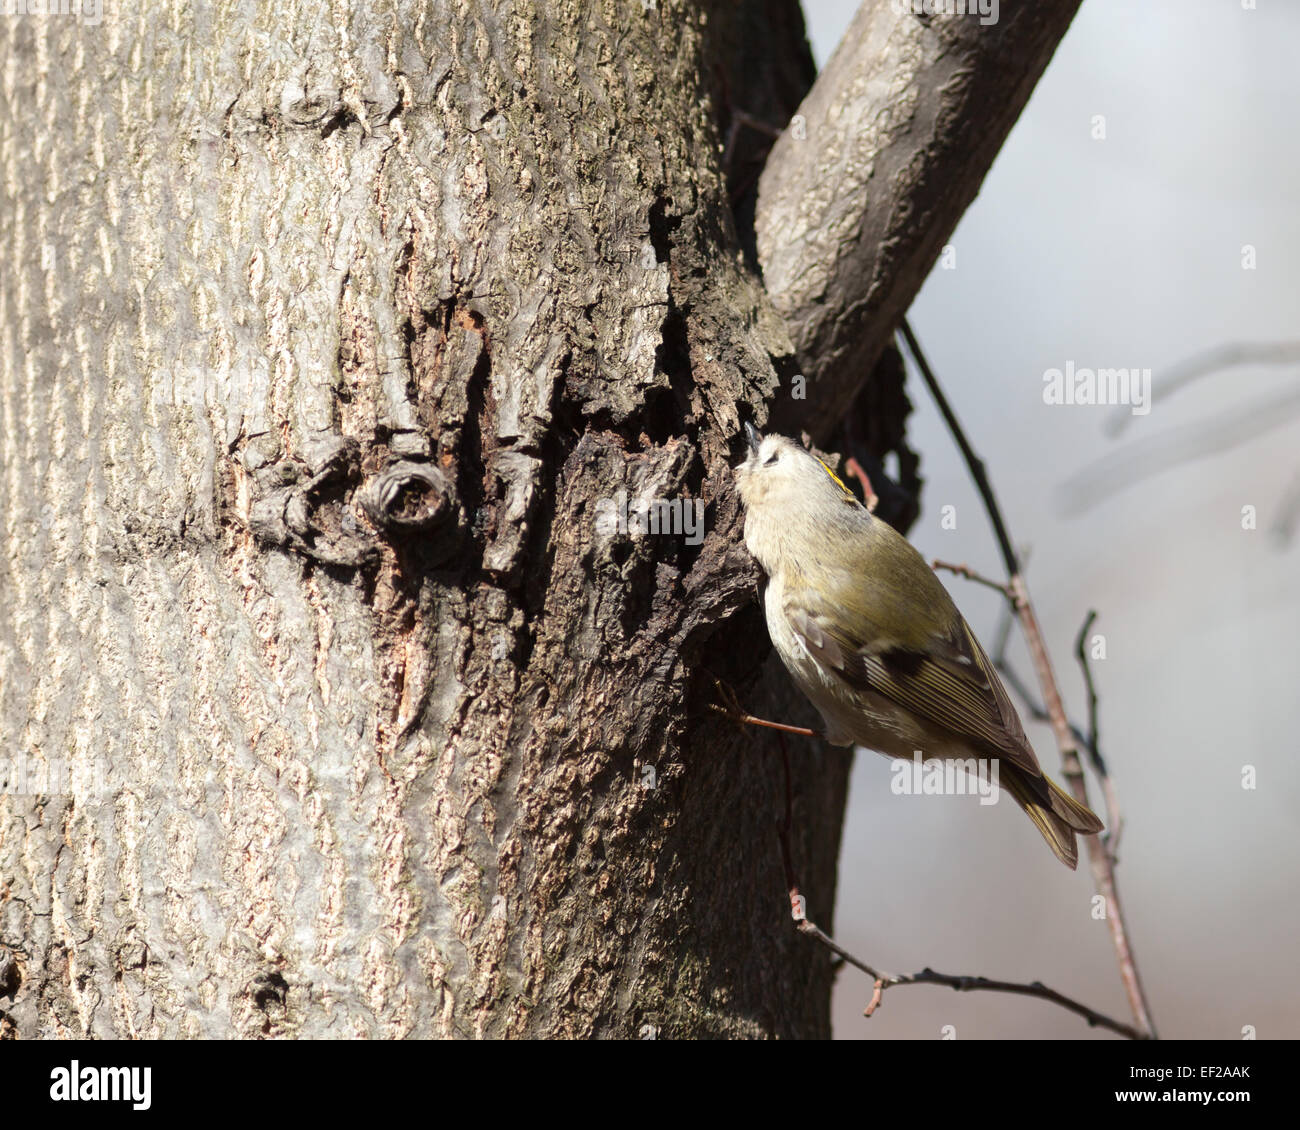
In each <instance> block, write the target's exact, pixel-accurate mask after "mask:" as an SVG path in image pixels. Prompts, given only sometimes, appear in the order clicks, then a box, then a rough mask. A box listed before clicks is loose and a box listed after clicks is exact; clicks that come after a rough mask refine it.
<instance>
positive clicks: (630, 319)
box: [0, 0, 1045, 1037]
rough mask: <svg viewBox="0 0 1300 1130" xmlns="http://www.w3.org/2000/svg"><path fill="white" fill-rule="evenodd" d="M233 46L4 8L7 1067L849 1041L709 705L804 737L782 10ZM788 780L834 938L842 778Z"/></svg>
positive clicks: (1, 379) (644, 0)
mask: <svg viewBox="0 0 1300 1130" xmlns="http://www.w3.org/2000/svg"><path fill="white" fill-rule="evenodd" d="M250 13H251V9H249V8H248V7H247V6H242V5H234V4H231V3H218V4H213V5H210V6H198V7H192V8H185V9H172V8H168V7H165V6H150V5H145V6H144V7H137V8H131V9H126V10H105V11H104V13H103V18H104V22H103V24H102V26H94V27H88V26H85V24H84V22H81V21H77V20H75V19H73V18H71V17H59V18H56V17H50V18H44V19H38V18H25V19H11V20H6V21H0V44H3V46H2V47H0V51H2V52H3V60H4V63H3V67H0V115H2V124H0V175H2V176H3V181H2V182H0V225H2V226H0V256H2V257H3V270H4V274H3V279H2V280H0V389H2V390H3V419H2V422H0V456H2V458H3V461H2V471H3V485H2V486H0V492H2V494H3V498H2V502H0V505H2V507H3V510H2V513H3V520H4V528H5V530H6V537H5V540H4V553H3V556H0V569H3V580H2V582H0V583H2V584H3V590H4V597H5V599H4V600H3V602H0V738H2V739H3V751H4V754H5V756H4V757H3V758H0V1036H15V1035H16V1036H21V1037H50V1036H83V1035H89V1036H96V1037H250V1036H294V1037H328V1036H340V1037H342V1036H369V1037H399V1036H531V1037H541V1036H574V1037H580V1036H593V1035H595V1036H638V1035H640V1036H665V1037H699V1036H782V1037H816V1036H826V1035H828V1034H829V998H830V987H831V981H832V976H833V972H832V965H831V962H830V960H829V955H828V954H827V952H826V951H825V950H824V949H821V948H819V947H817V946H816V945H814V944H812V943H810V942H809V941H808V939H806V938H804V937H802V936H800V935H799V934H798V933H797V932H796V931H794V930H793V929H792V928H791V924H790V910H789V903H788V897H787V880H786V875H785V873H784V870H783V866H782V858H781V853H780V850H779V844H778V836H777V828H778V825H779V824H780V822H781V821H782V819H783V816H784V813H785V807H786V801H787V788H786V783H785V774H784V771H783V766H782V757H781V753H780V747H779V746H778V745H777V744H776V743H775V742H774V740H773V739H772V737H771V736H769V735H764V734H757V733H755V732H753V731H748V732H745V731H740V730H738V729H736V728H735V727H734V726H733V725H732V724H730V723H729V722H727V721H725V720H723V719H721V718H720V717H719V716H718V715H716V714H714V713H711V712H710V711H709V709H708V706H709V703H710V702H711V701H713V700H714V698H715V695H716V692H715V689H714V684H713V677H714V676H717V677H720V678H722V679H724V680H726V681H727V682H728V683H730V684H731V685H732V686H734V687H735V688H736V689H737V690H738V691H739V692H740V694H741V697H742V699H743V701H744V703H745V705H746V706H747V707H748V708H749V709H751V710H753V711H754V712H755V713H759V714H766V715H768V716H772V717H780V718H783V719H786V720H789V721H794V722H798V721H804V722H811V721H812V720H813V718H812V715H811V711H810V708H809V707H808V706H807V705H806V704H805V703H803V702H802V701H801V700H798V699H797V697H796V695H795V692H794V691H793V690H792V689H791V687H790V684H789V682H788V680H787V679H786V677H785V675H784V673H783V672H782V671H781V670H780V668H779V665H778V664H777V663H776V661H775V660H774V659H773V658H772V657H771V656H770V647H769V644H768V641H767V637H766V631H765V628H764V626H763V622H762V617H761V614H760V612H759V610H758V607H757V604H756V602H755V601H754V591H755V585H756V583H757V581H758V572H757V568H756V566H755V565H754V564H753V562H752V561H751V560H750V559H749V557H748V555H747V554H746V552H745V551H744V549H743V546H742V545H741V543H740V538H739V533H740V524H739V511H738V503H737V500H736V497H735V493H734V491H733V489H732V483H731V475H730V470H729V467H728V462H729V459H730V457H731V456H732V455H734V454H735V453H737V452H738V450H739V443H738V430H739V426H740V422H741V420H742V419H751V418H752V419H755V420H757V421H758V422H760V423H761V422H762V421H764V420H765V419H766V418H767V407H768V405H769V404H770V403H771V402H772V401H773V400H774V398H775V397H776V395H777V390H778V388H779V387H780V386H781V385H782V384H783V383H788V381H789V378H790V377H791V375H792V374H794V373H796V372H797V371H798V369H799V368H800V365H801V363H802V362H806V361H807V358H806V357H804V358H802V359H801V358H800V357H799V355H798V354H797V353H796V348H795V345H794V344H792V342H791V340H790V337H789V335H788V333H787V330H786V326H785V323H784V322H783V321H782V318H781V317H780V316H779V315H778V314H777V313H776V309H775V307H774V305H773V303H772V302H771V300H770V299H769V297H768V295H767V293H766V292H765V291H764V289H763V285H762V283H761V281H760V279H759V276H758V273H757V271H756V269H755V261H754V256H755V243H754V234H753V230H752V216H753V212H754V204H755V199H756V186H755V179H756V176H757V170H758V169H759V168H761V167H762V161H763V155H764V152H765V150H766V146H767V144H768V143H769V141H770V139H766V138H764V137H763V136H762V133H763V131H762V130H759V131H758V135H757V137H756V136H755V134H754V131H753V129H752V128H751V127H746V126H745V125H744V123H745V122H746V121H749V120H752V119H761V120H763V121H766V122H768V123H769V124H770V125H772V126H775V127H778V128H779V127H780V126H782V125H783V124H784V123H785V122H786V120H787V119H788V118H789V116H790V115H791V114H792V113H793V112H794V110H795V109H796V108H797V107H798V105H799V102H800V99H801V98H802V97H803V96H804V94H805V93H806V90H807V87H808V85H809V83H810V82H811V80H812V74H813V70H812V64H811V59H810V56H809V53H808V49H807V45H806V43H805V41H804V38H803V27H802V19H801V16H800V14H799V9H798V5H797V4H796V3H794V0H747V2H745V3H739V4H737V3H734V2H733V0H606V2H604V3H600V4H595V3H589V2H587V0H550V2H543V0H514V2H506V0H502V2H499V3H493V4H488V3H469V2H467V0H419V2H414V0H394V2H393V3H392V4H389V5H385V6H381V7H372V6H369V5H342V6H337V5H336V6H333V7H328V8H326V7H320V6H315V5H306V6H294V5H272V6H270V7H263V8H260V9H258V12H257V14H256V16H255V17H254V16H252V15H251V14H250ZM1043 61H1045V59H1044V60H1043ZM918 81H922V80H918ZM1018 81H1020V80H1019V79H1017V82H1018ZM1017 89H1018V87H1017ZM1017 108H1018V107H1017ZM747 116H748V117H747ZM1007 125H1008V127H1009V121H1008V123H1007ZM999 128H1000V127H999ZM985 148H987V147H985ZM995 150H996V146H994V147H993V149H992V150H991V151H990V152H988V154H987V158H988V160H991V158H992V152H994V151H995ZM724 153H725V154H727V156H726V158H725V159H724ZM948 172H949V175H951V176H953V177H957V178H964V182H963V183H965V184H966V187H967V188H969V189H970V191H971V192H973V188H971V185H972V184H973V185H977V184H978V182H979V178H981V177H982V175H983V168H969V169H965V168H955V169H951V170H948ZM766 181H767V175H766V174H765V183H766ZM904 190H906V186H904ZM963 191H965V190H963ZM964 199H969V193H967V194H966V195H965V196H964ZM897 204H898V202H897V201H896V200H888V199H886V200H884V201H883V202H880V201H877V206H879V207H881V208H894V207H896V206H897ZM951 219H952V222H955V219H956V216H955V215H954V216H953V217H952V218H951ZM737 221H739V226H738V223H737ZM768 234H769V235H770V232H769V233H768ZM933 234H934V233H932V235H933ZM932 243H933V238H928V239H927V241H926V242H925V246H927V247H928V246H930V245H931V244H932ZM913 258H914V257H913ZM909 269H910V270H911V272H912V274H914V275H915V276H916V278H917V285H919V278H920V277H923V272H919V271H918V270H917V269H916V265H915V262H912V263H911V265H910V267H909ZM873 280H874V281H873V287H879V286H882V285H884V283H883V281H882V276H881V275H880V274H879V273H877V274H876V275H874V276H873ZM873 294H874V291H873ZM873 301H874V299H873ZM899 301H902V298H901V297H899V296H895V297H894V298H893V299H891V301H890V302H889V303H887V304H885V305H887V306H888V308H889V309H890V310H893V309H895V308H901V307H898V302H899ZM877 305H879V304H877ZM903 305H905V302H904V303H903ZM878 331H879V327H878V326H877V327H874V331H873V332H878ZM886 337H887V335H885V336H882V337H881V338H880V340H885V339H886ZM869 371H870V363H869V362H866V363H864V364H863V365H862V367H861V371H860V373H859V375H858V376H857V378H856V380H857V381H858V382H859V383H860V382H861V379H862V377H863V376H865V375H866V374H867V373H868V372H869ZM880 372H881V373H882V374H883V375H882V376H881V377H880V381H883V382H885V384H887V385H888V387H887V388H886V389H885V392H884V393H883V394H881V393H880V389H879V388H877V387H875V386H874V385H873V384H872V383H870V382H869V383H868V387H867V389H866V390H865V393H864V396H865V397H866V400H865V401H863V400H861V399H860V400H859V404H862V403H864V402H865V403H870V404H874V405H876V406H877V407H879V405H881V404H887V405H889V406H890V407H889V410H888V412H887V413H885V415H886V416H887V417H889V418H876V419H872V420H871V421H870V429H869V430H870V431H871V432H872V433H873V434H876V435H880V434H888V435H889V436H890V437H891V438H890V439H889V441H888V442H890V443H895V442H901V437H902V418H903V416H904V415H905V413H906V401H905V399H904V398H903V397H902V396H901V393H900V392H899V388H900V385H899V381H900V379H901V373H900V372H899V371H898V370H897V367H896V366H893V367H891V366H890V365H888V364H886V365H885V366H884V367H883V368H882V370H880ZM837 379H838V378H837ZM878 383H879V382H877V384H878ZM846 388H847V386H845V385H844V384H843V382H842V381H840V382H839V383H837V384H836V389H837V396H838V395H839V394H840V393H844V396H845V397H847V395H848V394H847V392H845V389H846ZM873 389H874V391H873ZM837 403H838V401H837ZM837 411H838V410H837ZM815 412H816V408H815V407H814V406H812V405H809V406H807V408H806V410H805V412H804V417H803V419H804V420H805V421H808V420H812V419H813V415H812V414H815ZM824 415H825V414H824V412H823V416H824ZM792 419H793V420H794V422H795V423H798V422H799V421H798V419H797V418H795V417H792ZM829 419H830V417H825V418H822V419H818V420H817V424H818V427H816V428H815V429H814V430H815V431H817V433H818V434H819V435H824V434H826V428H825V426H824V425H825V424H827V422H828V421H829ZM875 454H877V455H882V456H883V454H884V452H883V451H877V452H876V453H875ZM909 466H910V464H909ZM638 501H641V502H654V501H663V502H669V503H675V504H676V505H677V509H676V511H675V514H676V516H677V517H678V518H679V519H681V520H682V521H681V522H680V523H679V525H678V526H677V527H676V528H675V530H674V531H673V532H662V531H660V532H657V533H638V532H636V525H637V508H636V504H637V502H638ZM697 501H698V502H699V503H700V504H702V506H703V508H704V527H705V530H706V534H705V536H704V537H703V539H702V542H701V540H700V539H699V538H698V537H696V536H692V529H693V527H692V526H691V525H688V524H686V522H687V520H688V519H693V518H694V514H695V511H694V503H696V502H697ZM914 503H915V500H914V499H913V500H912V509H913V511H914ZM623 513H627V514H628V517H629V518H630V528H628V529H627V530H626V531H624V530H623V529H620V528H619V525H618V523H617V517H618V516H619V515H620V514H623ZM611 514H612V515H613V516H614V520H613V521H612V522H611ZM790 755H791V756H790V763H791V768H792V775H791V776H792V787H791V789H790V792H789V796H790V797H791V798H792V803H793V834H792V836H791V844H792V849H793V851H792V856H793V862H794V866H795V868H796V871H797V874H798V879H799V881H800V885H801V888H802V890H803V891H804V892H805V894H806V895H807V897H808V900H809V903H808V911H809V914H810V915H811V916H812V917H814V918H816V919H817V920H819V921H820V922H822V924H824V925H825V924H828V923H829V920H830V918H831V912H832V907H833V900H834V894H835V878H836V876H835V863H836V855H837V849H838V843H839V833H840V824H841V818H842V812H843V805H844V798H845V788H846V781H847V774H848V768H849V758H848V755H847V754H846V753H845V752H844V751H840V750H831V749H827V748H825V747H823V746H821V745H818V744H816V743H809V742H803V741H799V740H791V741H790Z"/></svg>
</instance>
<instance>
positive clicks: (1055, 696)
mask: <svg viewBox="0 0 1300 1130" xmlns="http://www.w3.org/2000/svg"><path fill="white" fill-rule="evenodd" d="M901 331H902V336H903V340H904V341H905V342H906V343H907V348H908V351H909V352H910V353H911V354H912V359H913V361H914V362H915V363H916V367H917V369H918V370H919V371H920V373H921V378H922V379H923V380H924V381H925V384H926V387H927V388H929V390H930V395H931V396H932V397H934V402H935V404H936V405H937V406H938V408H939V412H940V414H941V415H942V416H943V418H944V421H945V422H946V423H947V425H948V430H949V431H950V432H951V433H952V437H953V440H954V441H955V442H956V444H957V446H958V448H959V449H960V450H961V453H962V457H963V458H964V459H965V460H966V466H967V467H968V468H969V470H970V473H971V477H972V478H973V479H974V480H975V486H976V488H977V489H978V490H979V493H980V497H981V498H982V499H983V501H984V508H985V510H986V511H987V513H988V516H989V521H990V522H991V524H992V526H993V532H994V534H995V536H996V537H997V541H998V548H999V550H1000V551H1001V553H1002V560H1003V562H1004V564H1005V565H1006V570H1007V574H1008V581H1007V584H1008V587H1009V589H1010V591H1011V594H1012V597H1013V600H1014V602H1015V607H1016V614H1017V616H1019V618H1020V626H1021V629H1022V630H1023V631H1024V634H1025V642H1026V644H1027V645H1028V647H1029V654H1030V656H1031V657H1032V659H1033V663H1034V669H1035V670H1036V672H1037V673H1038V683H1039V686H1040V687H1041V689H1042V693H1043V706H1044V709H1045V710H1046V712H1047V715H1048V720H1049V722H1050V723H1051V726H1052V732H1053V734H1054V735H1055V737H1056V745H1057V748H1058V750H1059V751H1060V755H1061V772H1062V775H1063V776H1064V777H1065V779H1066V782H1067V784H1068V785H1069V787H1070V791H1071V792H1073V794H1074V796H1075V798H1076V799H1077V800H1078V801H1079V802H1080V803H1081V804H1085V805H1086V804H1088V787H1087V783H1086V782H1085V781H1084V777H1083V769H1082V767H1081V766H1080V764H1079V743H1078V742H1076V740H1075V737H1074V734H1073V733H1072V731H1071V728H1070V721H1069V719H1068V718H1067V717H1066V714H1065V705H1064V703H1063V702H1062V699H1061V692H1060V690H1059V689H1058V686H1057V682H1056V676H1055V674H1054V673H1053V671H1052V661H1051V657H1050V656H1049V655H1048V652H1047V645H1046V643H1045V642H1044V638H1043V632H1042V628H1041V627H1040V626H1039V623H1038V616H1037V614H1036V613H1035V612H1034V606H1033V604H1032V603H1031V601H1030V599H1029V589H1028V586H1027V585H1026V584H1025V579H1024V577H1023V575H1022V573H1021V569H1020V562H1019V560H1018V559H1017V557H1016V551H1015V549H1014V547H1013V546H1012V543H1011V538H1010V536H1009V535H1008V534H1007V528H1006V524H1005V523H1004V522H1003V520H1002V511H1001V508H1000V507H999V506H998V501H997V496H996V495H995V494H994V493H993V488H992V485H991V484H990V483H989V479H988V474H987V472H986V471H985V468H984V463H983V461H982V460H981V459H980V458H979V456H978V455H977V454H976V453H975V450H974V448H972V447H971V445H970V442H969V441H968V440H967V438H966V434H965V432H964V431H963V429H962V426H961V423H960V421H958V419H957V416H956V414H955V413H954V412H953V410H952V408H951V407H950V406H949V404H948V398H947V397H946V396H945V395H944V393H943V389H942V388H940V386H939V381H938V379H937V378H936V377H935V375H934V372H933V370H931V368H930V365H929V362H928V361H927V360H926V359H925V355H924V354H923V353H922V352H921V346H920V343H919V342H918V341H917V340H916V335H915V334H914V333H913V332H912V327H911V326H910V325H909V324H908V322H907V319H903V322H902V327H901ZM1085 843H1086V845H1087V850H1088V862H1089V864H1090V866H1091V869H1092V877H1093V884H1094V886H1095V887H1096V890H1097V893H1098V894H1100V895H1101V896H1102V898H1103V899H1104V901H1105V906H1106V922H1107V925H1108V926H1109V927H1110V935H1111V943H1112V945H1113V946H1114V947H1115V956H1116V960H1117V962H1118V964H1119V975H1120V980H1121V981H1122V982H1123V984H1124V990H1125V993H1126V994H1127V996H1128V1000H1129V1007H1130V1008H1131V1009H1132V1012H1133V1019H1134V1020H1135V1022H1136V1023H1137V1027H1138V1030H1139V1031H1141V1032H1143V1033H1144V1034H1146V1035H1148V1036H1150V1037H1152V1038H1154V1037H1155V1034H1156V1032H1155V1025H1154V1023H1153V1022H1152V1019H1151V1010H1150V1007H1149V1005H1148V1003H1147V999H1146V993H1145V991H1144V990H1143V988H1142V980H1141V977H1140V976H1139V974H1138V968H1137V959H1136V958H1135V957H1134V955H1133V949H1132V946H1131V944H1130V943H1129V938H1128V929H1127V927H1126V924H1125V920H1124V913H1123V908H1122V906H1121V904H1120V899H1119V887H1118V883H1117V881H1116V877H1115V863H1114V860H1113V858H1112V857H1111V854H1110V853H1109V852H1108V851H1107V850H1106V848H1105V847H1104V846H1103V845H1102V843H1101V841H1100V840H1099V839H1098V837H1097V836H1088V837H1086V839H1085Z"/></svg>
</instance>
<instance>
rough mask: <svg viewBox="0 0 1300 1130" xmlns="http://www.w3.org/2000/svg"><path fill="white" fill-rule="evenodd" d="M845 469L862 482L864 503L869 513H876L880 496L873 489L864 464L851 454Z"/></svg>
mask: <svg viewBox="0 0 1300 1130" xmlns="http://www.w3.org/2000/svg"><path fill="white" fill-rule="evenodd" d="M844 469H845V470H846V471H848V473H849V474H850V475H852V476H853V477H854V478H855V479H857V480H858V482H860V483H861V484H862V505H863V506H865V507H866V508H867V513H868V514H874V513H875V512H876V507H877V506H879V505H880V496H879V495H877V494H876V492H875V490H873V489H872V486H871V479H870V477H869V476H868V475H867V473H866V471H864V470H863V469H862V464H861V463H859V462H858V461H857V460H856V459H855V458H854V457H853V456H852V455H850V456H849V457H848V459H847V460H846V461H845V463H844Z"/></svg>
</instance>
